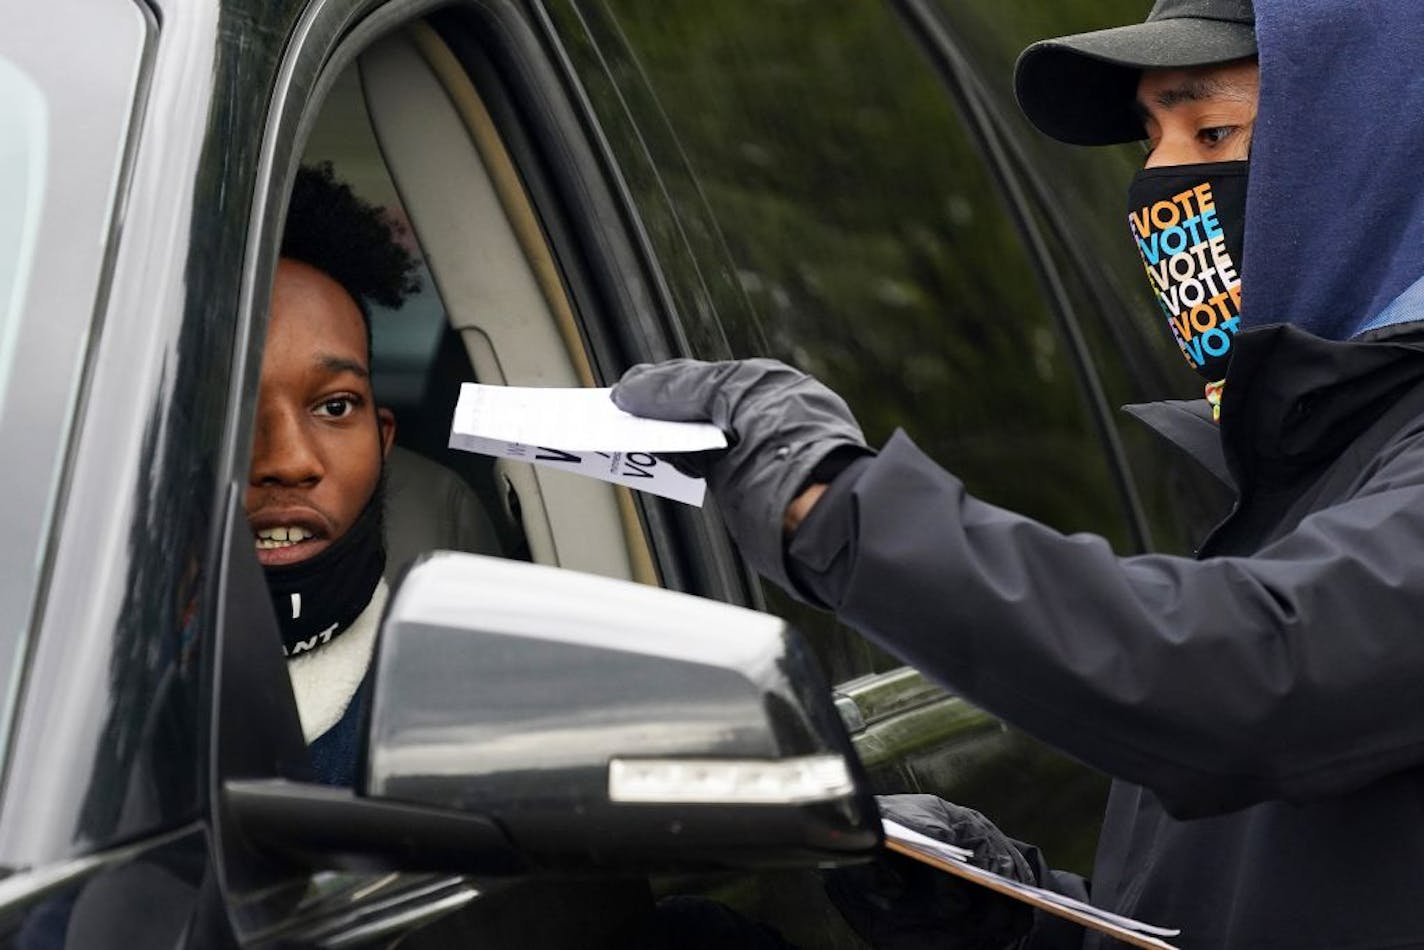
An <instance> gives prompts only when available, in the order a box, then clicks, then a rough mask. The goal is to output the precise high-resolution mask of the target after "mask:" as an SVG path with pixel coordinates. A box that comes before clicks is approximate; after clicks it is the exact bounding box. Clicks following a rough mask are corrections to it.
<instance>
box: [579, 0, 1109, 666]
mask: <svg viewBox="0 0 1424 950" xmlns="http://www.w3.org/2000/svg"><path fill="white" fill-rule="evenodd" d="M580 15H581V26H582V28H583V29H584V30H586V31H587V34H588V35H589V36H591V37H592V38H593V43H594V44H595V45H596V47H597V50H598V51H599V54H600V55H599V56H598V57H596V58H595V56H594V55H593V54H592V52H591V51H589V50H584V49H580V47H579V46H578V45H577V44H574V45H573V50H574V54H575V57H576V60H577V61H579V62H581V63H582V65H583V67H584V75H585V82H586V85H587V86H588V88H589V90H590V94H591V96H592V97H593V99H594V102H595V104H596V106H598V107H599V108H600V111H601V113H602V116H603V117H604V121H605V123H606V125H607V126H608V128H609V137H610V140H611V141H612V142H613V144H614V147H615V148H616V149H619V150H621V156H620V157H621V158H622V160H623V164H624V166H625V168H627V169H628V174H629V182H630V186H631V187H632V188H633V189H634V192H635V196H636V197H637V199H638V200H639V202H640V206H641V210H642V212H643V214H644V216H645V217H646V218H647V219H648V224H647V229H648V232H649V234H650V235H651V236H652V237H653V239H654V240H655V242H656V250H657V251H658V253H659V254H660V256H661V257H662V258H663V259H664V262H666V261H673V262H676V261H677V260H679V259H680V258H682V257H686V256H688V255H689V254H690V255H691V256H692V257H693V258H694V259H696V260H697V261H698V265H699V266H698V267H697V269H696V274H695V280H696V281H697V283H696V284H695V285H694V282H693V281H694V278H693V277H689V276H686V274H687V270H686V269H685V268H684V269H683V270H681V271H678V270H677V269H670V270H671V271H672V272H673V273H674V274H675V275H676V276H677V277H678V279H680V280H682V281H683V282H684V284H686V285H688V286H687V287H686V288H685V289H684V293H683V299H684V300H692V301H694V302H705V303H706V305H707V306H706V307H705V310H698V309H696V308H689V309H688V310H687V312H684V313H683V314H682V315H681V316H682V318H683V320H684V322H685V323H686V324H688V325H690V326H691V329H690V330H689V331H688V333H687V337H688V339H689V340H690V341H691V343H692V346H693V349H694V350H696V351H698V352H697V354H696V355H702V356H714V357H715V356H718V355H720V354H718V353H717V352H716V351H715V349H714V348H712V347H709V346H700V345H699V341H701V340H709V339H715V338H716V336H717V334H716V333H713V332H711V331H709V330H706V329H699V328H700V327H702V326H703V325H704V324H708V323H711V322H713V321H715V322H716V324H717V326H718V329H719V332H721V333H724V334H725V337H726V339H727V340H728V342H729V348H730V350H731V351H732V352H733V353H734V354H735V355H737V356H753V355H769V356H775V357H779V358H782V359H785V360H788V361H790V362H792V363H795V364H796V365H798V366H800V367H801V368H803V369H805V370H808V371H810V372H811V373H814V374H815V375H816V376H818V377H820V378H821V379H822V380H824V381H825V382H827V383H828V384H829V385H830V386H831V387H832V388H834V389H836V390H837V391H838V392H840V393H841V394H842V395H843V396H845V398H846V399H847V401H848V402H849V403H850V405H851V406H852V408H853V409H854V410H855V412H856V414H857V415H858V417H859V419H860V421H861V423H862V425H863V426H864V428H865V431H866V435H867V436H868V437H869V439H870V441H871V442H872V443H873V444H881V443H883V442H884V441H885V440H886V439H887V438H888V437H889V436H890V434H891V433H892V432H893V430H894V429H895V428H896V427H903V428H905V429H906V430H907V431H908V432H909V434H910V435H911V436H912V438H914V439H915V441H916V442H917V443H918V444H919V445H920V446H921V447H922V448H923V449H925V450H926V451H927V452H928V453H929V454H930V455H932V456H933V457H934V458H935V459H936V460H937V461H939V462H940V463H941V464H943V465H945V466H946V467H947V468H949V469H950V470H951V471H953V472H955V473H956V474H957V475H959V476H960V477H961V478H963V479H964V481H965V482H966V484H967V485H968V487H969V488H970V490H972V491H973V492H975V493H976V494H978V495H979V496H981V497H983V498H985V499H987V500H989V501H992V502H995V503H997V504H1001V505H1005V506H1007V507H1010V508H1013V509H1015V510H1018V511H1022V512H1024V513H1027V514H1029V515H1032V516H1034V517H1037V518H1039V519H1042V520H1044V521H1046V522H1047V523H1049V524H1051V525H1054V526H1055V527H1057V528H1060V529H1062V530H1065V531H1076V530H1092V531H1095V532H1098V533H1100V534H1104V535H1106V536H1107V537H1109V538H1110V539H1112V540H1113V541H1114V542H1117V543H1119V544H1122V545H1126V544H1127V543H1128V538H1129V532H1128V530H1127V521H1126V518H1125V514H1124V507H1123V502H1122V499H1121V497H1120V496H1119V494H1118V491H1117V489H1116V488H1115V486H1114V484H1113V481H1112V478H1111V477H1110V472H1109V468H1108V465H1107V463H1106V461H1105V457H1104V451H1103V448H1102V446H1101V444H1100V442H1099V439H1098V436H1097V434H1096V432H1095V429H1094V424H1093V421H1092V418H1091V417H1090V415H1089V414H1088V412H1087V410H1086V409H1085V402H1084V398H1083V391H1082V387H1081V381H1080V379H1079V378H1078V376H1077V374H1076V371H1075V369H1074V366H1073V364H1072V362H1071V359H1070V355H1069V352H1068V349H1067V347H1066V345H1065V343H1064V340H1063V337H1062V335H1061V333H1060V330H1059V327H1058V325H1057V323H1056V322H1055V318H1054V317H1053V315H1052V314H1051V313H1050V311H1049V310H1048V308H1047V307H1046V306H1045V303H1044V300H1043V298H1042V295H1041V292H1040V286H1039V283H1038V280H1037V279H1036V276H1035V270H1034V268H1033V266H1032V264H1031V261H1030V260H1029V258H1028V257H1027V255H1026V253H1025V251H1024V249H1023V247H1022V244H1021V240H1020V236H1019V234H1018V232H1017V230H1016V228H1015V226H1014V225H1013V223H1012V221H1011V220H1010V218H1009V217H1008V216H1007V214H1006V212H1005V209H1004V206H1003V204H1002V202H1001V200H1000V197H999V194H998V192H997V191H996V188H995V185H994V181H993V179H992V178H991V177H990V175H989V174H988V172H987V170H986V168H985V166H984V164H983V161H982V158H981V155H980V152H979V149H978V147H977V145H976V142H975V141H974V140H973V139H972V138H971V136H970V135H969V134H968V133H967V131H966V130H965V128H964V126H963V124H962V122H961V119H960V117H959V115H958V114H957V112H956V111H955V108H954V105H953V102H952V100H951V98H950V96H949V95H948V93H947V91H946V89H945V87H944V85H943V83H942V82H941V81H940V79H939V77H938V76H937V75H936V73H935V72H934V70H933V69H932V68H931V66H930V64H929V61H928V60H927V59H926V58H925V57H924V56H923V55H922V54H921V52H920V50H919V49H918V47H917V46H916V45H915V43H914V41H913V40H912V39H911V37H910V35H909V34H908V33H907V32H906V30H905V29H904V28H903V26H902V24H901V23H900V22H899V20H898V19H897V18H896V17H895V15H894V13H893V11H892V9H891V7H890V6H889V5H885V4H873V3H864V2H859V0H830V2H809V0H774V2H766V0H759V2H756V3H739V2H728V3H716V4H691V5H680V6H678V7H677V8H676V9H672V8H669V7H668V6H667V5H666V4H663V3H659V2H657V0H610V2H608V3H605V4H601V5H599V6H597V7H594V6H593V5H589V6H585V7H581V8H580ZM625 108H626V109H627V110H628V113H626V114H624V113H623V112H622V110H624V109H625ZM629 116H631V121H630V119H629ZM632 129H636V134H635V133H634V132H633V131H631V130H632ZM640 163H641V164H642V165H644V166H645V167H646V168H647V169H648V170H647V171H643V172H640V171H639V166H640ZM689 248H690V250H688V249H689ZM719 271H726V272H728V275H730V280H724V279H723V275H722V274H720V273H719ZM768 593H769V595H770V596H771V598H772V608H773V609H774V610H775V611H776V612H778V613H781V614H784V615H788V616H794V617H795V619H796V622H797V623H798V625H799V626H800V627H802V628H803V629H805V630H807V631H808V632H809V633H810V634H811V636H812V638H813V641H814V642H815V644H816V646H817V649H818V652H819V653H820V656H821V659H822V661H823V662H824V664H825V665H826V666H827V668H828V671H829V673H830V675H831V676H832V677H833V678H835V679H842V678H845V677H848V676H851V675H854V674H857V673H861V672H865V671H866V670H867V669H868V668H870V667H878V668H885V667H887V666H889V665H893V663H892V661H890V660H889V659H888V658H885V657H881V656H877V655H873V654H872V652H871V651H870V648H869V647H867V646H865V645H864V643H863V641H861V640H860V639H859V638H858V637H855V636H853V635H849V634H847V633H845V632H844V631H841V630H838V629H837V628H835V627H834V625H833V622H832V621H830V620H829V618H826V617H825V616H824V615H821V614H819V613H815V612H811V611H805V610H801V609H800V608H797V607H795V606H794V605H793V604H791V602H790V601H789V600H787V599H785V598H782V597H780V596H779V595H778V594H777V593H776V592H775V591H771V590H770V589H768Z"/></svg>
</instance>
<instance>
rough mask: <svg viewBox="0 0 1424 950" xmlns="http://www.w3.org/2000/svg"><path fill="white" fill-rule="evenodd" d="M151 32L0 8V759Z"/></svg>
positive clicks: (129, 0)
mask: <svg viewBox="0 0 1424 950" xmlns="http://www.w3.org/2000/svg"><path fill="white" fill-rule="evenodd" d="M78 22H83V23H84V24H85V27H84V29H81V30H76V29H75V28H74V24H75V23H78ZM148 31H149V22H148V20H147V17H146V16H145V14H144V12H143V10H142V8H141V7H139V6H138V5H137V4H135V3H134V2H133V0H99V2H94V0H53V2H49V3H46V4H45V5H43V8H41V7H39V6H36V5H34V4H0V445H4V446H5V450H4V454H3V456H0V459H3V462H0V465H3V478H2V479H0V484H3V485H4V487H5V490H4V493H3V494H0V753H3V737H4V736H6V735H8V734H9V731H10V730H9V725H8V723H9V716H10V714H11V711H12V707H13V703H14V700H15V697H16V695H17V690H18V687H19V685H20V683H19V676H18V674H19V671H20V670H21V669H22V668H23V663H22V662H21V657H22V656H23V653H24V650H25V647H26V644H27V643H28V637H29V632H30V630H31V628H32V627H33V626H34V625H35V622H36V618H37V617H38V616H40V613H41V611H42V607H43V600H42V579H43V577H44V565H45V563H46V562H47V560H48V559H49V557H50V540H51V539H50V533H51V527H52V525H53V524H54V521H55V513H56V511H57V510H58V505H59V488H60V485H61V484H62V481H63V479H62V477H61V476H62V472H63V469H64V461H65V448H66V446H68V444H69V441H70V433H71V426H72V424H73V420H74V416H75V407H76V406H77V405H78V404H79V394H80V392H81V382H82V379H83V368H84V361H85V354H86V352H87V351H88V347H89V342H90V334H91V332H92V329H93V326H94V319H95V313H96V304H97V303H98V301H99V300H100V299H101V286H102V279H103V274H104V272H105V267H104V262H105V260H106V256H107V255H108V254H109V253H110V250H111V248H110V246H109V241H108V234H109V230H110V227H111V224H112V217H113V208H114V205H115V197H116V188H117V185H118V182H119V181H120V174H119V171H120V169H121V167H122V164H123V157H124V154H125V145H126V142H127V137H128V130H129V122H130V118H131V116H132V115H133V111H134V101H135V95H136V92H137V89H138V84H139V78H140V73H141V65H142V60H143V51H144V44H145V42H146V37H147V36H148Z"/></svg>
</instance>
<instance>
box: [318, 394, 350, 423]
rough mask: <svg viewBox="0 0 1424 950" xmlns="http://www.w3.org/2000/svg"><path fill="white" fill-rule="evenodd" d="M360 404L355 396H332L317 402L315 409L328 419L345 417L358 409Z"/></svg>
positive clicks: (319, 414)
mask: <svg viewBox="0 0 1424 950" xmlns="http://www.w3.org/2000/svg"><path fill="white" fill-rule="evenodd" d="M358 404H359V400H357V399H356V397H355V396H332V397H330V398H329V399H323V400H322V401H321V402H319V403H317V404H316V407H315V409H314V410H313V411H314V412H315V413H316V414H317V415H318V416H321V417H323V418H326V419H344V418H346V417H347V416H349V415H351V413H353V412H355V411H356V406H357V405H358Z"/></svg>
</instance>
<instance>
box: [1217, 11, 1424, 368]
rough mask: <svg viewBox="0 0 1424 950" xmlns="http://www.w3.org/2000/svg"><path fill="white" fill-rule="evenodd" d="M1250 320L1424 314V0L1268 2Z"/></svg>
mask: <svg viewBox="0 0 1424 950" xmlns="http://www.w3.org/2000/svg"><path fill="white" fill-rule="evenodd" d="M1255 8H1256V36H1257V43H1258V46H1259V48H1260V56H1261V102H1260V113H1259V116H1258V118H1257V122H1256V130H1255V135H1254V137H1253V139H1252V143H1251V184H1250V188H1249V192H1248V197H1247V204H1246V244H1245V253H1244V258H1243V261H1242V268H1241V278H1242V288H1241V289H1242V322H1243V324H1244V325H1247V326H1262V325H1265V324H1271V323H1291V324H1294V325H1296V326H1298V327H1301V328H1302V329H1305V330H1308V331H1310V332H1311V333H1314V334H1316V335H1317V336H1322V337H1325V338H1327V339H1332V340H1345V339H1349V338H1350V337H1352V336H1355V335H1357V334H1359V333H1361V332H1363V331H1365V330H1371V329H1376V328H1378V327H1382V326H1387V325H1390V324H1394V323H1402V322H1406V321H1411V320H1424V280H1421V278H1424V2H1421V0H1255Z"/></svg>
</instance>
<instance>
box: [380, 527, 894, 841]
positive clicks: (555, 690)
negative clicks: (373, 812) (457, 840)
mask: <svg viewBox="0 0 1424 950" xmlns="http://www.w3.org/2000/svg"><path fill="white" fill-rule="evenodd" d="M374 672H375V681H374V691H373V693H372V697H371V700H372V703H371V718H370V731H369V734H368V735H369V743H368V748H367V758H366V767H365V775H364V782H363V785H362V788H361V789H360V793H361V794H363V795H366V796H370V797H374V798H380V799H383V800H387V801H395V802H404V803H408V804H413V805H424V806H433V807H436V808H440V809H454V810H459V811H467V812H475V813H478V814H481V815H485V816H488V817H490V818H493V819H494V820H495V821H496V822H497V823H498V824H499V825H500V826H501V827H502V828H503V829H504V830H505V832H506V833H507V835H508V836H509V838H510V839H511V840H512V842H513V843H514V845H515V849H516V851H518V852H519V853H520V854H521V855H523V856H525V857H526V858H527V859H528V860H529V861H530V862H531V863H533V864H535V865H537V866H542V867H546V868H560V869H575V868H583V867H592V866H627V867H637V868H642V867H655V866H665V867H673V866H676V867H686V866H691V865H715V866H734V865H735V866H746V865H759V864H805V863H814V862H818V861H827V860H831V859H834V858H836V857H838V856H845V855H847V854H856V853H860V852H864V851H867V850H869V849H871V848H873V847H874V846H875V845H876V844H877V842H878V836H879V821H878V817H877V811H876V809H875V806H874V802H873V800H872V799H871V797H870V795H869V793H868V792H867V790H866V788H865V784H864V782H863V780H862V779H861V777H860V774H861V773H860V767H859V763H858V761H857V759H856V758H855V754H854V752H853V751H852V748H851V745H850V740H849V738H848V737H847V735H846V733H845V730H844V727H843V725H842V723H841V719H840V716H839V714H838V713H837V712H836V710H835V708H834V706H833V703H832V698H831V695H830V690H829V689H828V688H827V687H826V685H825V683H824V681H823V680H822V678H821V676H820V674H819V672H818V670H817V668H816V666H815V664H814V661H813V659H812V657H811V656H810V654H809V652H808V651H807V650H806V648H805V647H804V645H803V644H802V642H801V640H800V639H799V637H797V636H796V635H795V634H794V633H793V632H792V631H791V630H790V629H789V628H788V627H787V625H786V624H785V622H784V621H782V620H780V619H779V618H777V617H774V616H771V615H768V614H762V613H757V612H755V611H750V610H744V609H741V608H738V607H732V606H728V605H726V604H722V603H718V602H715V601H710V600H704V599H702V598H698V597H692V596H689V595H686V594H678V593H674V592H671V591H666V590H661V589H658V588H655V587H649V586H646V585H641V584H633V583H629V582H626V581H618V580H611V579H608V578H603V577H596V576H593V575H589V574H580V573H575V572H573V571H566V570H560V569H557V568H552V567H543V566H539V565H534V564H527V563H523V562H519V561H509V560H501V559H498V558H488V557H480V556H477V555H472V554H454V553H439V554H434V555H431V556H429V557H427V558H426V559H424V560H422V561H420V562H418V563H417V564H416V565H415V566H414V567H412V568H411V570H410V571H409V572H408V573H407V574H406V576H405V578H404V580H403V581H402V582H401V584H400V586H399V588H398V589H397V591H396V592H395V594H394V595H393V598H392V601H391V604H390V606H389V608H388V610H387V613H386V618H385V621H384V624H383V626H382V632H381V642H380V645H379V648H378V651H377V659H376V662H375V670H374Z"/></svg>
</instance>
